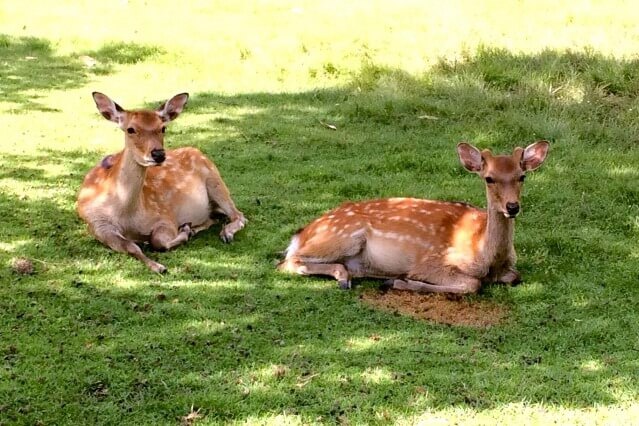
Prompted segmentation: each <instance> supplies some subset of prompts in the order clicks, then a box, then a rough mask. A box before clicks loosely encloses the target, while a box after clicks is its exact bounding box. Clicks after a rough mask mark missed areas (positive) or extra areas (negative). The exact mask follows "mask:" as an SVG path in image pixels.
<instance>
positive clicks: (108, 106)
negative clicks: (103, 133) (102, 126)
mask: <svg viewBox="0 0 639 426" xmlns="http://www.w3.org/2000/svg"><path fill="white" fill-rule="evenodd" d="M93 100H94V101H95V105H96V106H97V107H98V111H100V114H102V116H103V117H104V118H106V119H107V120H109V121H113V122H114V123H118V124H120V120H121V118H122V116H123V115H124V108H122V107H121V106H120V105H118V104H116V103H115V102H113V101H112V100H111V99H110V98H109V97H108V96H107V95H105V94H104V93H100V92H93Z"/></svg>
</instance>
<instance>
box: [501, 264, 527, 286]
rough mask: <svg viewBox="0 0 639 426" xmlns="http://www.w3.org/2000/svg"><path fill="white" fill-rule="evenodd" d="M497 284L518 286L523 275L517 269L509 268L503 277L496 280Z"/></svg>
mask: <svg viewBox="0 0 639 426" xmlns="http://www.w3.org/2000/svg"><path fill="white" fill-rule="evenodd" d="M496 281H497V282H500V283H504V284H510V285H517V284H519V283H521V274H520V273H519V272H517V270H516V269H515V268H508V269H507V270H506V271H505V272H504V273H503V274H502V275H501V276H498V277H497V279H496Z"/></svg>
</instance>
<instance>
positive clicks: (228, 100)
mask: <svg viewBox="0 0 639 426" xmlns="http://www.w3.org/2000/svg"><path fill="white" fill-rule="evenodd" d="M637 81H639V68H638V67H637V63H636V62H635V61H627V62H626V61H617V60H613V59H609V58H605V57H602V56H601V55H597V54H594V53H588V52H586V53H581V54H580V53H570V52H568V53H561V52H542V53H540V54H539V55H533V56H526V55H513V54H510V53H508V52H505V51H499V50H490V49H485V50H482V51H480V52H478V54H477V56H476V57H472V58H467V59H466V61H465V62H463V63H455V64H450V63H446V62H442V63H441V64H440V65H439V66H437V67H435V68H434V69H433V70H431V71H429V72H428V73H426V74H424V75H423V76H417V77H416V76H411V75H409V74H407V73H405V72H403V71H401V70H393V69H386V68H382V67H376V66H373V65H367V66H365V67H364V68H363V69H362V71H361V73H359V74H358V75H355V76H354V78H353V83H352V84H351V85H350V86H348V87H344V88H337V89H330V90H317V91H310V92H306V93H297V94H268V93H262V94H260V93H257V94H245V95H238V96H221V95H218V94H214V93H196V94H193V97H192V99H191V102H190V103H189V105H188V106H187V109H186V111H185V113H184V115H185V117H186V115H187V114H194V115H196V116H197V115H200V116H204V117H206V118H205V120H200V121H198V124H197V125H195V126H189V125H184V126H183V125H181V124H179V123H180V121H179V120H178V121H177V122H176V123H175V124H174V125H173V126H172V127H171V128H170V129H169V132H168V133H167V143H168V145H169V146H179V145H197V146H198V147H200V148H201V149H202V150H203V151H204V152H206V153H207V154H208V155H210V156H211V157H212V158H213V159H214V160H215V161H216V163H217V164H218V166H219V168H220V170H221V172H222V175H223V176H224V179H225V181H226V183H227V185H228V186H229V187H230V189H231V192H232V194H233V198H234V199H235V201H236V204H237V205H238V207H239V208H240V209H241V210H243V211H244V212H245V213H246V214H247V217H248V218H249V220H250V222H249V225H248V226H247V228H246V229H244V230H243V231H241V232H240V233H239V234H238V236H237V237H238V238H237V241H236V242H234V243H233V244H232V245H230V246H223V245H222V244H221V243H219V241H218V237H217V235H216V234H215V232H207V233H204V234H201V235H198V237H196V238H195V239H194V240H193V241H190V242H189V243H188V244H187V245H185V246H183V247H180V248H179V249H178V250H176V251H174V252H170V253H162V254H153V257H154V258H157V259H159V260H160V261H162V262H164V263H165V264H167V266H169V268H170V271H171V273H170V274H169V275H168V276H166V277H158V276H156V275H152V274H150V273H149V272H148V271H146V269H145V268H144V266H143V265H141V264H140V263H139V262H136V261H135V260H132V259H129V258H127V257H126V256H124V255H120V254H115V253H111V252H110V251H108V250H107V249H106V248H103V247H102V246H100V245H99V244H98V243H96V242H92V241H91V239H90V238H89V237H88V236H86V234H83V233H82V225H80V224H79V221H78V220H77V219H74V218H73V214H74V213H73V212H72V208H71V207H70V204H71V203H72V200H71V198H70V197H67V198H65V199H64V200H62V201H60V202H59V203H49V202H42V201H37V202H36V201H29V200H28V199H25V200H22V199H20V198H19V197H18V196H17V195H7V194H4V195H3V196H2V198H0V213H2V214H3V216H5V217H9V218H10V219H11V220H10V221H11V223H12V224H14V226H13V227H12V228H11V229H12V231H11V232H15V236H16V237H15V238H14V240H16V241H17V240H19V239H23V240H29V242H28V243H27V244H35V243H36V240H38V244H41V245H42V246H45V247H46V255H45V257H46V258H47V259H48V258H50V259H53V260H55V262H56V263H60V264H61V266H60V267H57V268H51V269H49V270H42V271H40V272H38V274H37V275H35V276H20V275H17V274H15V273H13V272H10V271H6V270H5V271H4V272H3V274H4V278H5V279H6V280H5V281H7V282H9V284H8V285H6V286H3V287H2V288H0V300H3V302H2V303H3V306H2V309H1V310H0V318H2V321H3V322H2V323H3V330H2V333H3V335H5V336H6V338H5V343H3V346H0V350H2V351H4V362H5V370H4V372H3V374H4V376H3V377H4V380H3V382H2V387H0V400H1V401H4V402H3V404H4V405H3V406H2V407H1V408H0V410H2V412H3V414H4V415H6V416H7V417H8V418H9V419H10V420H17V419H23V420H24V419H26V421H31V422H37V421H39V420H42V421H44V422H46V423H56V422H60V421H62V417H61V414H60V413H62V412H64V413H65V415H67V416H69V417H68V418H82V419H83V420H85V421H86V420H87V419H89V420H88V421H89V422H92V421H93V422H96V421H105V419H107V420H106V422H109V421H111V422H116V421H119V422H122V421H124V422H130V423H140V422H149V423H153V422H162V421H164V422H166V421H173V420H175V419H177V418H179V417H180V416H183V415H185V414H186V413H188V411H189V409H190V407H191V406H193V407H195V409H198V408H201V410H202V411H201V413H202V414H203V415H204V416H206V418H207V419H208V420H210V421H231V420H237V421H251V419H259V418H261V417H267V416H274V415H277V414H282V413H285V414H289V415H298V416H300V418H301V419H302V421H304V422H312V421H319V422H322V421H325V422H339V421H341V420H343V419H348V420H350V421H352V422H355V423H358V422H361V423H368V422H371V421H380V422H382V421H388V422H392V421H397V420H399V419H400V417H401V415H408V416H410V415H419V414H420V413H422V412H425V411H428V410H436V409H444V408H449V407H469V408H472V409H475V410H484V409H491V408H499V407H501V406H504V405H507V404H511V403H527V404H528V403H539V404H551V405H556V406H560V407H571V408H584V407H592V406H594V405H606V404H615V403H619V402H627V401H629V400H633V399H634V398H635V397H636V395H637V393H639V387H638V385H637V383H636V381H635V380H634V377H636V376H637V374H638V373H639V371H638V369H639V366H638V365H637V363H636V351H637V345H636V341H635V340H633V338H631V337H629V335H628V330H631V329H632V326H633V325H634V324H635V323H636V315H635V314H634V312H635V307H636V305H637V303H638V302H639V300H638V295H637V292H636V291H635V290H634V288H635V284H636V277H637V276H638V275H639V270H638V269H637V268H638V267H637V266H636V262H635V261H634V258H633V256H635V255H636V253H637V250H638V248H637V244H636V233H637V229H636V221H635V220H634V218H636V217H639V212H638V206H637V201H638V200H639V196H638V193H637V190H636V189H633V188H636V186H632V184H633V180H632V178H633V176H634V170H636V164H637V161H639V158H638V154H637V150H636V147H635V144H636V135H637V134H639V133H637V132H636V130H637V122H638V121H637V118H638V117H637V115H636V114H637V109H636V106H637V101H636V98H637V97H636V95H637V90H638V89H637ZM158 102H159V101H158ZM87 108H92V105H88V106H87ZM202 122H204V124H202ZM327 124H330V125H333V126H335V127H336V128H337V130H332V129H331V128H330V127H328V126H327ZM538 138H546V139H550V140H551V141H552V152H551V156H550V157H549V161H548V162H547V164H546V165H544V168H543V170H540V171H539V172H536V173H535V174H531V177H530V179H529V180H528V181H527V182H528V183H527V188H528V189H527V190H526V194H525V195H524V209H525V211H524V213H523V215H522V217H521V219H520V220H519V219H518V220H519V222H518V231H517V237H516V238H517V242H516V246H517V248H518V250H519V254H520V262H519V265H520V269H521V271H522V273H523V275H524V277H525V280H526V284H525V285H523V286H521V287H517V288H512V289H505V288H502V287H489V288H488V289H487V290H486V292H485V294H484V295H482V296H479V297H491V298H493V299H495V300H497V301H501V302H503V303H507V304H509V305H510V306H511V308H512V312H513V314H512V318H511V319H510V320H509V322H507V323H506V324H504V325H502V326H499V327H494V328H491V329H486V330H474V329H467V328H463V327H447V326H439V325H433V324H425V323H419V322H415V321H413V320H411V319H408V318H404V317H400V316H398V315H393V314H387V313H382V312H377V311H373V310H371V309H369V308H367V307H366V306H364V305H362V304H361V303H360V302H359V301H358V298H357V293H358V291H357V290H355V291H353V292H341V291H338V290H337V289H336V286H335V285H334V284H333V283H332V282H330V281H325V280H321V279H315V278H302V277H291V276H287V275H282V274H278V273H276V272H275V271H274V270H273V265H272V262H271V261H272V260H274V258H275V255H274V252H276V251H277V250H280V249H283V248H284V247H285V246H286V243H287V240H288V238H289V237H290V235H291V234H292V232H293V231H294V230H295V229H297V228H298V227H299V226H302V225H304V224H305V223H306V222H307V221H308V220H310V219H311V218H313V217H314V216H316V215H317V214H319V213H321V212H322V211H324V210H326V209H328V208H330V207H332V206H334V205H336V204H337V203H339V202H340V201H342V200H344V199H347V198H349V199H362V198H371V197H378V196H390V195H396V196H397V195H407V196H408V195H412V196H425V197H429V198H447V199H461V200H467V201H472V202H474V203H476V204H479V205H483V204H484V202H483V198H484V195H483V193H482V190H481V189H480V188H481V184H480V183H479V182H477V180H476V179H477V178H476V177H474V176H471V175H469V174H466V173H465V172H463V171H462V169H461V167H460V166H459V165H458V164H457V159H456V156H455V153H454V146H455V144H456V143H457V142H458V141H459V140H460V139H468V140H471V141H473V142H475V143H476V144H478V145H479V146H480V147H482V148H483V147H494V148H496V150H497V151H502V152H503V151H506V150H510V149H512V147H513V146H514V145H515V144H518V145H523V144H525V143H528V142H531V141H532V140H535V139H538ZM60 157H62V155H57V154H56V153H55V151H51V152H50V156H49V157H47V158H42V159H40V160H41V161H45V162H47V161H50V162H52V163H53V162H56V161H60V160H61V158H60ZM64 157H67V155H66V154H65V155H64ZM78 157H79V160H78V161H76V162H72V163H70V164H69V165H68V171H69V175H68V176H58V177H55V178H49V177H47V176H45V175H44V174H42V173H40V172H38V170H37V169H33V168H32V167H31V166H28V165H26V164H23V162H26V161H27V160H28V159H25V158H14V159H10V160H6V161H5V164H3V170H4V171H3V175H2V177H1V178H2V179H9V178H13V179H17V180H20V181H22V182H24V184H27V183H31V184H33V185H41V186H46V185H53V184H58V185H61V186H62V187H63V188H64V189H65V190H68V191H69V192H71V191H72V190H75V189H76V187H77V186H78V185H79V182H80V180H81V177H82V175H83V174H84V173H85V172H86V171H87V170H88V168H89V167H90V166H91V165H92V164H93V163H94V162H97V161H98V159H99V158H97V156H96V158H93V159H92V160H90V161H89V160H84V158H86V155H84V154H81V153H78ZM614 170H622V171H623V170H630V171H631V172H632V173H625V174H619V173H614ZM624 176H625V177H624ZM60 206H62V207H60ZM568 207H569V208H568ZM12 212H13V213H12ZM18 212H27V213H29V214H27V215H20V214H19V213H18ZM30 216H32V217H33V218H34V219H35V222H31V221H28V220H26V219H25V217H30ZM52 217H55V218H56V220H52V219H51V218H52ZM60 218H61V219H60ZM15 228H17V230H16V229H15ZM53 229H57V232H59V233H60V235H59V237H56V238H47V237H46V235H47V232H50V231H52V230H53ZM4 232H5V235H7V234H6V232H7V231H6V230H5V231H4ZM10 235H14V234H10ZM16 251H17V250H16ZM26 253H27V254H28V255H31V253H34V251H27V252H26ZM9 254H11V253H9ZM67 257H68V258H71V259H70V260H69V261H65V260H64V259H65V258H67ZM94 257H95V259H96V261H92V259H93V258H94ZM47 259H44V260H47ZM78 259H83V260H82V261H78ZM79 268H82V270H79ZM363 285H364V286H370V285H372V284H371V283H369V282H367V281H365V282H364V284H363ZM127 287H128V288H127ZM34 369H37V371H38V374H37V375H35V374H33V371H34ZM60 389H62V391H60ZM54 390H55V391H54ZM52 395H56V397H55V398H53V397H52ZM373 419H376V420H373Z"/></svg>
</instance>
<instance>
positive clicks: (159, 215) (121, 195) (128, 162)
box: [77, 93, 246, 272]
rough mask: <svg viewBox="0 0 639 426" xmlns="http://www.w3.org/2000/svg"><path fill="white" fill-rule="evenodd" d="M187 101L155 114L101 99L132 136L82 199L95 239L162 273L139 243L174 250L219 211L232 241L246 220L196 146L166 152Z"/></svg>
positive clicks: (178, 99)
mask: <svg viewBox="0 0 639 426" xmlns="http://www.w3.org/2000/svg"><path fill="white" fill-rule="evenodd" d="M187 97H188V96H187V95H186V94H182V95H177V96H175V97H174V98H172V99H171V100H169V101H167V103H165V104H163V105H162V106H161V107H160V108H159V109H158V110H156V111H150V110H139V111H132V112H128V111H125V110H124V109H122V108H121V107H120V106H119V105H117V104H115V103H114V102H113V101H111V100H110V99H109V98H108V97H106V96H105V95H102V94H101V93H96V94H94V99H95V100H96V105H97V106H98V110H99V111H100V112H101V113H102V115H103V116H104V117H105V118H107V119H108V120H111V121H114V122H116V123H118V124H119V125H120V127H121V128H122V129H123V130H124V131H125V148H124V150H122V151H121V152H119V153H117V154H114V155H112V156H110V157H107V158H109V159H108V160H106V159H104V160H103V161H102V162H101V163H100V164H98V165H97V166H95V167H94V168H93V169H91V170H90V171H89V173H88V174H87V175H86V177H85V179H84V182H83V183H82V186H81V188H80V193H79V195H78V203H77V211H78V214H79V216H80V217H81V218H82V219H83V220H84V221H85V222H86V223H87V224H88V227H89V231H90V232H91V234H92V235H93V236H95V238H96V239H98V240H99V241H101V242H102V243H104V244H105V245H107V246H109V247H111V248H112V249H113V250H116V251H119V252H125V253H129V254H130V255H132V256H134V257H136V258H137V259H139V260H141V261H143V262H144V263H145V264H146V265H147V266H148V267H149V268H151V269H152V270H153V271H155V272H165V271H166V268H165V267H164V266H163V265H161V264H159V263H157V262H154V261H152V260H151V259H149V258H148V257H146V256H145V255H144V253H142V251H141V250H140V248H139V247H138V245H137V244H136V242H150V243H151V245H152V246H153V247H154V248H155V249H158V250H170V249H172V248H174V247H177V246H178V245H180V244H182V243H184V242H186V241H187V240H188V239H189V238H190V237H191V236H193V235H195V234H196V233H197V232H200V231H202V230H205V229H207V228H208V227H210V226H211V225H212V224H213V223H214V221H213V220H212V219H211V214H213V213H223V214H224V215H226V216H228V218H229V219H230V222H229V223H228V224H227V225H226V226H224V228H223V229H222V232H221V237H222V239H223V240H224V241H227V242H228V241H230V240H231V239H232V238H233V235H234V234H235V232H237V231H238V230H240V229H242V227H244V224H245V222H246V220H245V219H244V215H243V214H242V213H241V212H240V211H239V210H237V209H236V208H235V205H234V203H233V200H232V199H231V197H230V194H229V191H228V189H227V187H226V185H225V184H224V182H223V181H222V178H221V177H220V174H219V172H218V170H217V168H216V167H215V165H214V164H213V163H212V162H211V161H210V160H209V159H208V158H206V156H204V154H202V153H201V152H200V151H199V150H198V149H196V148H179V149H175V150H170V151H164V141H163V127H164V123H166V122H167V121H169V119H173V118H175V117H177V115H178V114H179V113H180V112H181V110H182V107H183V106H184V104H185V103H186V98H187ZM131 130H132V131H131ZM153 151H156V152H155V154H153ZM159 151H161V152H162V154H161V155H162V158H160V156H159V154H158V152H159ZM154 155H155V157H154ZM158 158H159V159H160V160H162V159H163V161H157V159H158ZM164 158H165V159H164Z"/></svg>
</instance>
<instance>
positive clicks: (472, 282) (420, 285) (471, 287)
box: [390, 274, 481, 294]
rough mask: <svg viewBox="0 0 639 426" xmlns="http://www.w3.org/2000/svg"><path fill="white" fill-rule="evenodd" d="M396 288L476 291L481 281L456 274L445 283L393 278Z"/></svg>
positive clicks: (428, 290) (423, 291) (393, 285)
mask: <svg viewBox="0 0 639 426" xmlns="http://www.w3.org/2000/svg"><path fill="white" fill-rule="evenodd" d="M390 284H391V287H392V288H394V289H396V290H411V291H415V292H418V293H462V294H469V293H477V292H478V291H479V289H480V288H481V281H480V280H478V279H477V278H473V277H470V276H467V275H461V274H460V275H458V276H456V277H454V278H453V279H451V281H450V282H446V283H445V284H430V283H426V282H423V281H415V280H411V279H403V280H400V279H395V280H391V282H390Z"/></svg>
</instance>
